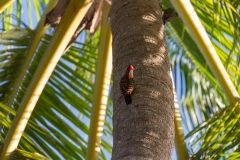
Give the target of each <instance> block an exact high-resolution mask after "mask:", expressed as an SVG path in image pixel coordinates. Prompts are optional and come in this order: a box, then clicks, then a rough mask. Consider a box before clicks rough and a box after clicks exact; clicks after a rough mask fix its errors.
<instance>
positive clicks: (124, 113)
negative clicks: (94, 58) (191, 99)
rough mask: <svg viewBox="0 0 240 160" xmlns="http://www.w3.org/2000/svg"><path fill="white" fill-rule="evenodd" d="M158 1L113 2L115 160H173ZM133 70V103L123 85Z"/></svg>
mask: <svg viewBox="0 0 240 160" xmlns="http://www.w3.org/2000/svg"><path fill="white" fill-rule="evenodd" d="M161 16H162V14H161V8H160V5H159V3H158V1H157V0H148V1H145V0H125V1H121V0H112V6H111V11H110V25H111V29H112V34H113V44H112V48H113V76H114V77H113V82H114V84H113V106H114V109H113V151H112V159H113V160H115V159H131V160H134V159H138V160H141V159H146V158H147V159H161V160H165V159H166V160H169V159H171V155H172V149H173V144H174V95H173V89H172V80H171V77H170V63H169V59H168V56H167V46H166V42H165V36H164V26H163V24H162V20H161ZM130 64H131V65H133V67H134V87H135V89H134V90H133V93H132V103H131V104H130V105H126V103H125V101H124V98H123V95H121V94H120V88H119V81H120V79H121V77H122V76H123V75H124V74H125V72H126V69H127V67H128V66H129V65H130Z"/></svg>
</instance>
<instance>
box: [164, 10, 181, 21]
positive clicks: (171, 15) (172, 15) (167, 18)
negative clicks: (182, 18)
mask: <svg viewBox="0 0 240 160" xmlns="http://www.w3.org/2000/svg"><path fill="white" fill-rule="evenodd" d="M163 12H164V13H163V16H162V20H163V24H166V23H167V22H169V21H171V20H172V19H173V18H176V17H178V13H177V12H175V11H174V10H173V9H172V8H168V9H163Z"/></svg>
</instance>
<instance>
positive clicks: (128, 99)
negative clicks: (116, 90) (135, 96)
mask: <svg viewBox="0 0 240 160" xmlns="http://www.w3.org/2000/svg"><path fill="white" fill-rule="evenodd" d="M124 98H125V102H126V104H127V105H129V104H131V103H132V98H131V94H124Z"/></svg>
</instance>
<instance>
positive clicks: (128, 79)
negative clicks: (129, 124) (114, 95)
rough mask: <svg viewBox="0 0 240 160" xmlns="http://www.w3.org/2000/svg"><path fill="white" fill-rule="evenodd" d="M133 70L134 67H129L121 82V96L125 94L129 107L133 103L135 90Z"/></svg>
mask: <svg viewBox="0 0 240 160" xmlns="http://www.w3.org/2000/svg"><path fill="white" fill-rule="evenodd" d="M133 70H134V68H133V66H132V65H129V66H128V67H127V70H126V73H125V74H124V75H123V77H122V78H121V80H120V91H121V94H123V96H124V99H125V102H126V104H127V105H129V104H131V103H132V98H131V94H132V91H133V89H134V80H133V78H134V76H133Z"/></svg>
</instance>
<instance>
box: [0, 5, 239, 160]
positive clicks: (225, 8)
mask: <svg viewBox="0 0 240 160" xmlns="http://www.w3.org/2000/svg"><path fill="white" fill-rule="evenodd" d="M6 2H7V1H6ZM8 2H11V1H8ZM34 2H35V1H34ZM50 2H51V3H52V6H51V5H49V6H48V7H46V3H45V1H37V2H35V3H31V2H30V1H28V2H27V1H23V2H22V3H20V1H15V2H14V5H13V7H11V6H10V7H8V8H7V9H4V8H1V7H2V6H4V5H2V4H4V1H1V3H0V4H1V5H0V11H3V10H4V12H3V14H2V15H1V16H2V17H1V18H2V22H4V23H2V24H1V25H2V28H1V29H2V33H1V44H2V46H1V54H0V57H1V58H0V59H1V63H0V64H1V70H0V71H1V80H0V86H1V87H0V101H1V102H2V103H1V105H0V106H1V107H0V108H1V120H0V122H1V123H0V124H1V137H0V138H1V141H2V142H3V141H4V140H5V141H4V144H5V142H6V141H7V140H6V139H5V138H6V135H7V134H9V133H8V131H9V127H10V126H14V124H15V123H14V122H13V123H12V120H13V118H14V116H15V115H16V113H17V112H18V113H19V110H17V108H18V107H19V106H20V104H21V103H22V99H24V93H25V94H27V90H31V88H32V86H33V87H34V85H32V86H31V83H32V82H31V79H32V78H33V75H34V73H37V72H38V70H39V69H38V68H39V67H38V66H41V65H40V64H41V63H40V60H41V61H42V62H46V61H47V60H49V58H48V57H47V56H46V54H44V53H47V51H48V50H49V51H50V52H49V53H48V54H53V55H54V52H55V50H57V49H56V48H55V49H54V47H52V48H51V45H52V46H54V45H53V44H58V45H59V44H60V43H63V44H65V45H67V42H65V43H64V42H60V40H61V38H57V39H56V40H54V36H56V35H61V33H59V34H56V32H57V30H58V28H61V27H63V26H64V25H61V22H62V24H67V23H64V22H65V20H66V19H69V20H70V19H71V18H73V17H74V16H73V15H75V14H70V15H71V16H70V17H67V16H66V17H67V18H64V15H63V18H62V20H61V22H60V24H59V26H58V28H57V30H56V32H55V33H54V32H53V31H55V30H53V29H48V28H47V27H46V28H44V27H43V28H41V27H37V28H36V29H35V30H33V27H32V25H33V23H35V22H33V21H32V19H38V20H39V18H40V17H44V16H40V15H42V14H43V15H46V14H47V13H48V12H49V11H50V10H51V9H52V8H53V7H54V6H55V5H56V1H55V2H54V1H50ZM71 2H72V3H77V1H75V2H74V1H71ZM150 2H151V1H150ZM150 2H143V3H148V5H149V6H152V8H153V9H152V10H155V11H156V12H154V13H155V14H149V15H151V16H153V15H154V16H155V15H156V14H157V15H159V16H160V15H161V13H160V8H159V6H158V4H157V3H156V2H151V3H150ZM126 3H127V2H126ZM143 3H142V4H138V5H140V7H139V8H141V7H145V5H143ZM86 4H88V2H86ZM172 4H173V5H174V2H173V3H172ZM192 4H193V7H194V9H195V11H196V13H197V15H198V17H199V18H200V20H201V22H202V24H203V26H204V28H205V30H206V31H207V33H208V36H209V37H210V38H211V41H212V43H213V45H214V47H215V49H216V51H217V53H218V56H219V57H220V60H221V63H222V64H223V65H224V66H225V68H226V70H227V73H228V75H225V77H228V76H229V77H230V79H231V81H232V82H233V84H234V86H235V87H233V88H236V90H237V91H238V90H239V88H238V81H239V80H238V79H239V73H238V70H237V68H238V67H239V60H238V59H239V58H238V57H239V55H238V53H239V47H238V46H239V37H240V36H239V28H238V27H239V26H238V23H239V2H238V1H231V2H230V1H229V2H228V1H220V2H214V3H211V2H210V1H204V2H201V3H198V1H192ZM113 5H115V7H116V6H117V5H116V4H114V1H113ZM136 5H137V4H136ZM26 6H34V8H33V7H28V11H29V14H28V16H24V17H23V15H22V14H25V13H23V12H21V10H22V9H24V11H25V12H26V10H25V8H26ZM177 6H180V5H178V4H177V5H176V6H175V5H174V7H175V9H176V10H177V11H178V12H179V14H180V16H181V18H178V19H175V20H173V21H172V22H171V23H167V24H166V25H165V27H164V28H165V34H166V38H167V44H168V46H169V57H170V62H171V64H172V70H173V79H174V82H175V85H176V92H177V97H178V100H179V102H181V103H179V104H180V113H181V117H182V121H179V119H178V118H177V116H179V115H176V114H175V131H176V135H175V144H176V145H175V146H180V147H176V150H177V153H179V154H178V158H179V159H184V158H183V157H188V155H187V154H186V153H187V152H186V149H185V148H184V147H185V146H186V145H187V146H188V150H189V153H190V156H191V157H193V158H196V159H200V158H206V159H207V158H212V159H214V158H215V159H219V158H220V157H221V158H222V159H224V158H225V159H227V158H231V157H232V158H234V157H235V158H236V157H238V152H239V145H238V144H239V138H238V137H239V136H238V133H239V131H238V128H239V127H238V126H239V122H238V119H239V117H238V116H237V114H236V112H237V111H235V110H237V108H238V106H237V105H235V102H236V99H235V98H238V94H236V92H235V91H234V89H233V90H229V89H226V88H229V87H228V86H225V87H224V86H223V88H224V91H223V90H222V89H221V87H220V85H219V82H222V81H225V78H219V77H218V76H216V77H215V76H214V74H215V71H214V67H211V69H212V70H210V68H209V67H208V66H209V64H210V66H211V64H213V63H212V62H211V61H206V60H205V58H204V57H203V56H202V54H201V51H200V50H199V49H198V47H197V46H199V43H196V42H195V41H194V40H193V39H192V38H191V36H193V35H194V34H193V32H194V30H191V28H189V25H190V26H191V24H188V17H189V16H188V15H184V13H185V12H184V10H181V7H177ZM74 7H80V8H82V9H83V10H82V11H84V12H85V13H86V11H87V9H88V8H87V7H90V5H82V4H80V3H79V4H78V5H75V6H74ZM84 7H85V8H84ZM168 7H171V5H170V3H169V2H168V1H167V2H166V1H164V2H163V8H168ZM90 8H91V7H90ZM31 9H34V12H35V14H33V15H32V14H30V13H33V12H31ZM44 9H46V10H45V13H43V10H44ZM105 10H106V8H105ZM105 10H104V11H105ZM152 10H151V11H150V10H149V11H146V13H144V12H142V14H147V13H151V12H153V11H152ZM69 11H71V9H69ZM120 11H121V10H120ZM129 11H130V10H129ZM129 11H128V12H127V11H126V12H123V11H122V12H123V13H122V12H120V13H122V14H121V16H120V14H119V13H118V14H119V15H117V13H113V12H114V10H113V11H112V12H111V14H110V17H111V19H110V23H111V26H112V30H113V40H114V42H113V56H115V57H113V64H114V65H113V73H114V78H113V93H112V92H107V91H106V90H105V93H106V94H105V95H108V99H107V98H106V96H105V101H106V100H107V101H106V102H107V110H106V118H105V121H104V118H101V119H102V121H104V122H105V124H104V130H103V138H102V142H101V147H100V149H101V150H100V159H109V154H111V148H112V147H111V146H112V144H111V141H112V138H111V136H112V134H111V131H112V126H111V117H112V102H111V97H113V102H114V116H115V117H114V118H113V119H114V123H116V121H117V120H118V117H119V116H120V118H121V116H126V115H127V114H130V113H131V114H130V115H131V116H132V118H134V115H135V118H137V116H136V115H138V114H133V113H138V112H139V111H140V109H139V108H141V107H142V106H146V105H139V108H137V106H136V104H142V101H141V99H139V97H141V95H142V92H143V91H146V92H147V93H148V92H149V91H150V90H152V89H151V88H149V87H147V89H145V88H144V89H143V87H141V86H139V84H142V83H144V82H145V81H144V79H141V78H140V75H141V74H142V73H141V72H143V73H144V72H146V71H150V70H151V69H152V70H153V71H154V72H153V73H156V76H157V75H158V74H161V73H160V72H158V71H157V70H156V68H154V67H153V65H150V64H149V66H147V67H143V66H142V65H137V64H141V63H142V62H141V61H139V60H138V59H137V58H136V59H135V60H134V59H133V58H131V56H130V58H129V57H126V56H123V57H117V58H116V56H117V55H118V52H120V51H121V49H124V48H120V49H119V50H118V48H117V46H116V45H117V44H116V43H117V42H116V41H117V40H121V39H116V37H115V38H114V36H116V35H117V34H118V33H117V31H116V28H117V27H119V26H118V25H120V24H121V23H120V22H119V23H117V21H120V20H124V19H121V17H124V16H123V15H124V14H126V13H129V14H130V12H129ZM66 12H67V10H66ZM66 15H69V14H66ZM80 15H81V14H80ZM83 15H84V14H83ZM126 15H127V14H126ZM183 15H184V16H183ZM32 16H36V17H37V18H33V17H32ZM135 16H136V15H135ZM26 17H28V20H29V21H27V22H26V21H25V22H26V23H28V24H27V25H26V24H24V22H22V20H23V19H24V18H26ZM103 17H105V18H103V22H102V27H101V30H100V29H99V30H98V31H97V32H96V33H95V34H94V35H93V36H92V37H91V38H90V37H89V36H88V35H89V32H86V31H84V32H82V34H81V35H80V36H79V37H78V39H77V40H76V41H75V42H74V43H73V44H72V47H70V48H69V50H68V51H67V53H66V54H64V55H63V56H62V57H61V55H58V56H57V57H59V58H60V57H61V59H60V60H59V61H58V63H57V65H56V67H55V69H54V71H53V73H52V74H51V77H50V79H49V80H48V81H47V83H46V86H45V87H44V89H43V92H42V93H41V95H40V97H39V99H38V101H37V103H36V106H35V108H34V111H33V112H32V115H31V118H30V120H29V121H28V123H27V126H26V128H25V130H24V134H23V136H22V137H21V140H20V143H19V145H18V147H17V148H18V149H17V150H15V152H14V154H15V156H18V157H20V156H22V155H24V156H25V157H31V158H34V159H41V156H40V155H39V154H41V155H45V157H49V158H52V159H71V158H75V159H85V157H86V154H87V152H88V153H92V152H91V151H89V150H90V149H91V148H93V150H94V147H95V145H91V144H95V139H99V137H101V134H100V136H99V135H98V136H95V134H94V132H95V131H94V129H92V128H96V125H95V126H94V121H95V122H97V121H99V119H100V118H96V117H99V116H98V114H97V113H98V112H99V113H100V112H102V111H103V115H102V117H104V115H105V114H104V113H105V112H104V107H103V108H101V109H99V108H98V109H96V108H95V106H97V104H96V101H100V100H98V99H97V97H99V96H98V95H97V96H96V90H101V89H96V88H98V86H99V85H97V83H96V85H94V84H95V78H96V79H98V78H97V77H101V76H100V71H105V69H104V68H111V67H109V66H108V65H106V66H108V67H106V66H105V67H103V68H101V69H99V66H101V62H99V61H98V62H97V60H98V58H100V57H101V56H103V57H104V55H102V54H100V53H101V52H104V51H107V50H108V48H109V47H107V46H109V43H108V42H110V37H109V36H106V35H109V32H108V31H109V30H108V29H107V28H106V26H107V25H106V23H107V22H106V21H107V13H105V12H104V13H103ZM114 17H115V18H114ZM155 17H157V16H155ZM124 18H126V19H128V18H129V17H124ZM143 18H144V17H143ZM77 19H79V20H76V23H79V22H78V21H80V18H79V17H77ZM157 19H158V20H157V22H155V24H154V25H157V24H159V26H161V20H160V17H157ZM182 20H183V21H184V23H183V21H182ZM72 21H74V20H72ZM43 23H44V21H42V20H41V21H39V24H43ZM113 23H114V24H116V26H113V25H114V24H113ZM183 24H185V25H186V26H188V29H187V28H186V27H185V25H183ZM28 26H30V27H28ZM40 26H43V25H40ZM60 26H61V27H60ZM75 26H76V25H75ZM159 26H158V27H159ZM76 27H77V26H76ZM114 27H116V28H115V30H114ZM125 27H126V26H125ZM129 27H131V25H130V26H129ZM47 29H48V30H47ZM121 29H124V28H121ZM154 29H155V28H154ZM154 29H152V30H151V31H154ZM44 30H47V32H46V33H45V32H44ZM59 30H60V29H59ZM68 30H73V29H68ZM73 31H74V30H73ZM162 32H163V30H161V32H160V33H162ZM41 33H45V34H44V36H43V37H42V38H41V36H40V38H39V37H38V36H39V35H41ZM138 33H139V32H138ZM72 34H73V33H68V34H67V35H68V36H69V37H68V39H70V38H71V37H72ZM100 35H101V36H100ZM136 35H138V34H136ZM62 37H63V35H62ZM100 37H101V38H100ZM104 37H105V38H104ZM107 37H108V38H107ZM133 37H134V36H133ZM36 39H40V42H38V43H37V45H36V44H35V43H34V42H35V40H36ZM64 39H65V40H66V39H67V38H64ZM99 39H100V40H99ZM58 40H59V41H58ZM126 40H129V39H126ZM195 40H196V39H195ZM121 42H122V43H123V44H122V45H124V43H126V41H121ZM51 43H52V44H51ZM119 44H121V43H120V42H119ZM34 45H35V47H34ZM58 45H56V47H57V46H58ZM98 45H99V48H98ZM36 46H37V47H36ZM60 46H61V45H60ZM100 46H101V47H100ZM115 47H116V48H115ZM34 48H35V49H34ZM101 48H102V49H101ZM104 48H105V49H104ZM140 48H141V47H139V49H140ZM199 48H200V47H199ZM137 49H138V48H135V50H137ZM31 50H33V51H31ZM62 50H64V47H62ZM132 51H133V50H130V51H127V52H128V53H132ZM142 51H143V50H142ZM31 52H32V53H33V58H31V57H32V56H29V55H30V53H31ZM98 52H99V54H98ZM140 53H141V52H140ZM140 53H134V54H131V55H135V54H136V55H137V54H140ZM60 54H62V53H60ZM124 54H125V55H126V54H127V53H125V52H123V54H122V55H124ZM119 55H120V54H119ZM144 56H147V54H146V55H144ZM44 57H45V60H42V59H44ZM105 57H106V56H105ZM107 57H108V56H107ZM100 59H102V58H100ZM116 59H117V61H116ZM118 59H120V60H121V59H122V60H123V63H121V64H119V65H116V64H117V63H119V60H118ZM124 59H127V60H124ZM206 59H207V58H206ZM27 60H31V61H30V62H31V65H29V66H27V67H28V68H27V72H26V73H25V72H23V73H25V75H24V78H23V80H21V81H20V82H21V83H19V84H20V87H16V83H18V81H19V80H18V79H19V75H21V71H22V70H23V69H22V68H24V64H25V63H26V61H27ZM116 62H117V63H116ZM140 62H141V63H140ZM97 63H98V64H97ZM129 63H131V64H133V65H134V66H136V67H135V91H134V93H133V103H132V104H131V105H130V106H126V105H125V104H124V101H123V99H122V97H121V95H120V93H119V92H118V80H119V78H120V77H121V76H122V74H123V73H124V71H125V69H126V66H127V65H129ZM103 64H105V63H103ZM97 65H98V67H97ZM215 67H216V66H215ZM96 68H97V71H96ZM167 68H169V67H167ZM98 73H99V74H98ZM140 73H141V74H140ZM213 73H214V74H213ZM109 76H110V75H108V77H109ZM165 76H166V75H165ZM110 77H111V76H110ZM166 77H168V76H166ZM146 78H151V77H150V76H146ZM99 79H101V78H99ZM226 79H227V78H226ZM30 82H31V83H30ZM96 82H99V80H96ZM102 82H106V81H103V80H102ZM167 82H170V80H167ZM111 86H112V85H111ZM29 88H30V89H29ZM100 88H101V87H100ZM170 88H171V86H170ZM230 89H232V88H230ZM98 93H101V92H98ZM94 94H95V96H94ZM12 95H13V96H12ZM29 95H30V96H31V94H29ZM146 95H149V94H146ZM168 95H172V96H171V97H172V98H173V94H168ZM225 95H226V96H225ZM231 95H236V97H234V98H231V97H233V96H231ZM12 97H13V98H12ZM25 97H26V96H25ZM93 97H95V99H94V98H93ZM229 97H230V98H229ZM143 98H144V96H143ZM145 98H146V97H145ZM227 98H228V99H227ZM11 99H12V100H11ZM93 99H94V100H93ZM93 101H94V102H95V104H94V103H92V102H93ZM140 102H141V103H140ZM4 104H5V105H4ZM144 104H145V103H144ZM229 104H230V105H229ZM25 106H26V105H25ZM120 106H121V107H120ZM226 106H228V107H226ZM91 109H93V111H91ZM127 112H129V113H127ZM91 113H92V117H91ZM119 113H121V115H119ZM175 113H179V112H175ZM93 115H97V116H93ZM131 116H129V118H128V119H127V120H131ZM100 117H101V116H100ZM158 118H159V117H158ZM143 120H144V117H143ZM90 121H91V126H94V127H90V126H89V122H90ZM169 121H170V122H172V121H173V119H172V120H169ZM125 122H126V121H120V123H122V124H123V123H125ZM144 122H146V121H141V122H140V123H139V124H144ZM181 122H182V124H183V127H184V128H185V129H184V132H185V134H186V133H189V134H188V135H187V136H186V138H187V139H186V142H187V143H185V142H184V141H183V138H184V137H183V136H184V135H183V130H182V129H181V126H179V124H181ZM118 123H119V122H118ZM101 125H102V124H101ZM149 126H151V125H150V124H149ZM213 126H214V127H215V128H214V127H213ZM127 127H129V126H127ZM151 127H152V126H151ZM90 128H91V129H90ZM139 128H140V127H139ZM146 128H147V126H146ZM146 128H140V129H146ZM149 128H150V127H149ZM116 129H117V128H116ZM89 130H91V133H89ZM116 131H117V130H115V131H114V135H119V133H122V131H121V130H120V132H119V133H115V132H116ZM136 131H137V130H134V129H132V130H130V133H135V134H136ZM139 131H140V130H139ZM144 131H145V130H144ZM99 133H101V129H100V130H99ZM124 133H125V132H124ZM144 133H146V132H144ZM173 133H174V132H172V134H173ZM88 135H90V136H91V137H92V136H93V137H95V138H90V140H89V143H88ZM138 135H139V136H140V134H138ZM120 136H123V139H124V138H125V140H127V139H126V138H130V139H129V142H134V141H133V139H131V138H133V136H132V135H127V134H123V135H120ZM127 136H128V137H127ZM117 138H119V137H116V138H115V137H114V144H116V143H117V141H115V140H116V139H117ZM120 138H121V137H120ZM191 138H192V139H191ZM189 139H190V140H189ZM90 141H92V142H90ZM138 142H139V141H138ZM168 142H170V140H169V141H168ZM230 142H231V143H230ZM124 143H125V142H124ZM124 143H123V144H124ZM98 144H99V142H98ZM219 144H221V146H219ZM6 145H7V144H6ZM92 146H93V147H92ZM129 146H131V145H129ZM139 146H140V145H137V146H136V148H137V147H139ZM169 146H171V145H169ZM1 148H3V145H1ZM14 149H15V148H14ZM116 149H117V148H116V147H114V150H115V151H114V150H113V152H115V153H116ZM87 150H88V151H87ZM120 150H121V148H120ZM25 151H27V152H25ZM121 151H124V148H122V150H121ZM167 151H168V152H169V153H170V152H171V151H170V150H169V149H166V152H167ZM184 151H185V152H184ZM29 152H31V153H32V154H30V153H29ZM95 152H96V153H98V152H99V151H98V150H96V151H95ZM19 153H20V154H21V155H20V154H19ZM36 153H38V154H36ZM115 153H113V158H114V154H115ZM88 155H89V154H88ZM169 155H170V154H168V156H169ZM95 156H97V154H96V155H95ZM88 158H89V159H91V157H89V156H88ZM164 158H167V157H164Z"/></svg>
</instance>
